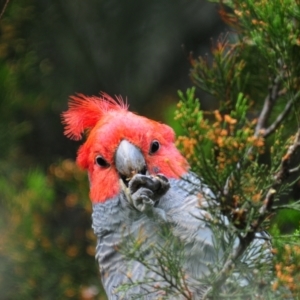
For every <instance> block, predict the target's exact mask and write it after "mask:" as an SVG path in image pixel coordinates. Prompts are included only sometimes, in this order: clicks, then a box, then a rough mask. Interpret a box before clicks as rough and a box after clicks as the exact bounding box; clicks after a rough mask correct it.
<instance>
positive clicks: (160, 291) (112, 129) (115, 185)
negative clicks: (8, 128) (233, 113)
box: [62, 94, 269, 299]
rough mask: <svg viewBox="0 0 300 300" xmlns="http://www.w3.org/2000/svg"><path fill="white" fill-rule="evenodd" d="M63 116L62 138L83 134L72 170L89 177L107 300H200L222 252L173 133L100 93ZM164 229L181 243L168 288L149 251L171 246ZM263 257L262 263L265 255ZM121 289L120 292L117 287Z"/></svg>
mask: <svg viewBox="0 0 300 300" xmlns="http://www.w3.org/2000/svg"><path fill="white" fill-rule="evenodd" d="M62 117H63V123H64V125H65V132H64V133H65V135H66V136H67V137H69V138H71V139H73V140H80V139H81V138H82V135H83V133H84V132H86V133H87V139H86V141H85V142H84V144H83V145H82V146H81V147H80V148H79V151H78V156H77V164H78V165H79V166H80V167H81V168H83V169H86V170H87V171H88V176H89V182H90V198H91V201H92V203H93V214H92V219H93V229H94V232H95V234H96V236H97V248H96V259H97V260H98V262H99V266H100V273H101V279H102V283H103V286H104V288H105V291H106V293H107V296H108V298H109V299H132V298H134V297H137V298H138V299H186V298H190V299H201V296H202V295H203V294H204V293H205V290H206V288H207V282H206V281H205V280H204V279H205V278H207V276H208V274H210V273H211V272H213V270H214V269H216V268H215V267H214V264H217V263H219V264H220V262H222V255H225V254H224V253H225V252H226V249H225V250H224V249H220V247H217V246H216V244H217V243H216V238H215V234H214V231H213V230H212V229H211V226H210V223H209V222H206V221H205V220H206V219H207V218H208V217H209V213H208V212H207V209H206V208H207V207H208V201H212V202H213V201H214V200H213V195H212V193H211V191H210V190H209V189H208V188H207V187H205V186H201V181H200V180H199V179H197V178H196V176H195V175H193V173H191V172H189V165H188V163H187V161H186V159H185V158H184V157H183V156H182V155H181V154H180V152H179V151H178V150H177V149H176V147H175V144H174V141H175V135H174V131H173V130H172V128H170V127H169V126H167V125H165V124H161V123H158V122H156V121H153V120H150V119H147V118H145V117H142V116H138V115H136V114H134V113H132V112H130V111H128V107H127V105H126V104H125V103H124V102H123V100H122V99H121V98H116V100H115V99H113V98H111V97H109V96H108V95H106V94H102V95H101V97H95V96H92V97H87V96H84V95H77V96H73V97H71V98H70V101H69V109H68V110H67V111H66V112H64V113H63V114H62ZM224 218H225V217H224ZM223 221H224V220H223ZM223 223H224V224H226V220H225V221H224V222H223ZM164 226H166V227H167V228H169V229H170V232H172V235H173V236H174V237H176V239H177V242H178V240H179V243H180V244H181V245H183V254H182V256H183V257H182V259H181V262H180V263H181V264H182V274H183V275H182V278H181V279H180V283H179V281H177V283H176V282H175V284H174V280H173V281H172V279H170V277H171V276H169V275H166V274H168V270H163V267H159V263H158V261H157V257H159V256H158V255H159V253H152V252H153V251H155V250H153V249H159V247H161V249H163V247H165V245H167V244H166V243H170V241H169V240H166V239H170V235H166V236H167V237H168V238H166V237H164V235H163V234H161V228H162V227H164ZM260 237H262V238H261V239H260ZM132 239H136V240H140V243H143V252H142V255H143V258H142V260H140V261H139V260H138V259H137V260H136V259H130V257H129V258H128V255H126V254H125V253H124V251H122V245H123V244H124V242H126V241H131V240H132ZM225 239H226V238H225ZM266 243H267V242H265V236H263V234H261V235H259V236H257V238H256V242H254V244H256V245H254V246H253V249H254V248H255V249H254V250H253V249H252V250H250V252H249V253H250V254H249V253H248V258H245V259H244V260H248V261H247V262H246V263H247V264H248V265H250V264H251V258H249V256H251V255H252V256H253V257H256V258H257V255H259V253H260V252H266V251H265V250H264V249H265V248H267V247H265V244H266ZM235 244H236V245H237V244H238V239H236V241H235ZM153 245H157V246H158V247H156V248H155V247H153ZM235 247H236V246H235ZM175 248H176V247H175ZM132 250H134V249H132ZM251 251H252V252H251ZM171 255H172V253H170V256H171ZM173 255H174V254H173ZM263 256H265V257H263V259H265V260H266V259H267V258H268V256H269V252H268V251H267V254H265V255H263ZM143 261H146V262H148V266H147V264H146V265H145V263H143ZM241 261H243V259H241ZM149 266H150V268H149ZM179 277H180V276H179ZM244 281H247V280H246V279H245V280H244ZM124 284H128V286H127V287H128V289H127V290H125V291H124V290H122V289H120V287H122V286H124ZM241 284H247V282H246V283H241ZM176 285H177V287H176Z"/></svg>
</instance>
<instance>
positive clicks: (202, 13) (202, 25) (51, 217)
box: [0, 0, 224, 300]
mask: <svg viewBox="0 0 300 300" xmlns="http://www.w3.org/2000/svg"><path fill="white" fill-rule="evenodd" d="M6 2H7V1H4V0H2V1H0V9H2V8H3V7H4V5H5V3H6ZM222 30H224V27H223V25H222V23H221V22H220V20H219V17H218V7H217V6H216V5H214V4H210V3H208V2H206V1H202V0H152V1H133V0H129V1H121V0H119V1H117V0H102V1H96V0H90V1H82V0H52V1H46V0H18V1H13V0H11V1H10V2H9V3H8V5H7V9H6V10H5V12H4V14H3V16H2V18H1V20H0V291H1V292H0V298H1V299H7V300H8V299H105V296H104V295H103V291H102V289H101V285H100V280H99V275H98V266H97V264H96V262H95V258H94V246H95V239H94V236H93V232H92V230H91V203H90V201H89V199H88V182H87V178H86V175H85V174H84V173H83V172H82V171H80V170H78V169H77V167H76V165H75V163H74V159H75V157H76V149H77V148H78V146H79V143H76V142H72V141H69V140H67V138H65V137H64V136H63V128H62V125H61V122H60V113H61V112H62V111H63V110H65V109H66V108H67V99H68V96H69V95H72V94H75V93H77V92H78V93H84V94H88V95H92V94H94V95H97V94H98V93H99V92H100V91H105V92H107V93H109V94H111V95H119V94H121V95H122V96H123V97H127V98H128V102H129V103H130V108H131V110H134V111H138V112H139V113H140V114H143V115H146V116H148V117H151V118H154V119H157V120H160V121H164V122H167V123H169V124H172V125H173V124H174V123H173V111H174V108H175V104H176V102H177V100H178V98H177V90H178V89H184V90H185V89H186V88H187V87H189V86H190V85H191V83H190V79H189V75H188V74H189V69H190V63H189V57H190V53H191V52H192V53H193V54H194V55H195V56H198V55H199V54H205V53H206V52H209V50H210V45H211V44H210V43H211V40H210V39H211V37H213V36H217V35H218V34H219V32H221V31H222ZM202 99H204V103H203V105H204V107H209V106H210V105H211V104H210V103H211V102H210V101H209V99H208V98H205V97H202ZM205 99H207V101H206V102H205Z"/></svg>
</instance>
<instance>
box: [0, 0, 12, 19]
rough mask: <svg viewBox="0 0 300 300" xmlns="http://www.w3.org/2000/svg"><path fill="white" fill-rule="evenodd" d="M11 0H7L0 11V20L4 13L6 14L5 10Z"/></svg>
mask: <svg viewBox="0 0 300 300" xmlns="http://www.w3.org/2000/svg"><path fill="white" fill-rule="evenodd" d="M9 1H10V0H6V1H5V3H4V5H3V8H2V10H1V13H0V20H1V18H2V16H3V14H4V12H5V10H6V8H7V5H8V3H9Z"/></svg>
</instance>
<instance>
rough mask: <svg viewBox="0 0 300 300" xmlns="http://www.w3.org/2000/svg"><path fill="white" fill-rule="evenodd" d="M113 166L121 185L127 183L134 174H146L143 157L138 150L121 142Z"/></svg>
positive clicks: (124, 141)
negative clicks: (114, 165)
mask: <svg viewBox="0 0 300 300" xmlns="http://www.w3.org/2000/svg"><path fill="white" fill-rule="evenodd" d="M115 164H116V168H117V170H118V173H119V175H120V178H121V179H122V181H123V183H124V184H125V185H126V186H128V182H129V181H130V180H131V178H132V177H133V176H134V175H135V174H143V175H145V174H146V172H147V167H146V162H145V159H144V156H143V154H142V152H141V150H140V149H139V148H137V147H136V146H134V145H133V144H131V143H129V142H128V141H127V140H123V141H122V142H121V143H120V144H119V146H118V149H117V151H116V153H115Z"/></svg>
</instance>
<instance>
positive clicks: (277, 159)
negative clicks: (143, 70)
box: [176, 0, 300, 296]
mask: <svg viewBox="0 0 300 300" xmlns="http://www.w3.org/2000/svg"><path fill="white" fill-rule="evenodd" d="M223 4H224V5H227V6H229V8H230V9H229V10H228V9H226V10H225V8H224V7H223ZM299 9H300V8H299V3H298V2H297V1H293V0H291V1H290V0H286V1H285V0H284V1H272V2H267V1H252V0H248V1H223V2H222V5H221V10H220V13H221V16H222V17H223V19H224V20H225V21H226V22H227V23H228V24H229V25H230V26H232V27H233V28H234V29H235V33H231V34H230V35H226V36H224V37H221V38H220V39H219V40H218V41H217V42H216V43H214V44H213V45H212V51H211V57H210V56H208V55H207V56H205V57H204V58H203V57H199V58H198V59H195V60H193V61H192V67H193V69H192V79H193V80H194V82H195V84H196V85H197V86H198V87H199V88H200V89H202V90H204V91H206V92H208V93H210V94H211V95H212V96H214V97H215V98H216V99H217V100H218V101H219V109H218V110H216V111H214V112H206V111H203V110H201V108H200V104H199V100H198V99H197V98H196V97H195V88H191V89H188V90H187V91H186V93H183V92H181V91H179V97H180V102H179V104H178V109H177V112H176V118H177V119H178V120H179V122H180V123H181V125H182V127H183V128H184V129H185V135H184V136H180V137H179V138H178V143H179V145H180V146H181V147H182V150H183V152H184V153H185V154H186V157H187V158H188V159H189V161H190V163H191V166H192V168H193V170H194V171H195V172H196V173H197V174H198V175H199V176H200V178H202V180H203V181H204V183H205V184H207V186H209V187H210V188H211V189H212V191H213V192H214V194H215V195H216V201H217V202H218V203H219V204H220V209H221V211H222V213H224V214H225V215H226V216H227V217H228V218H229V220H230V222H231V223H232V224H233V225H234V226H235V228H236V230H237V231H238V232H239V235H240V240H241V241H242V243H246V244H247V243H249V241H251V240H252V239H253V232H256V231H259V230H261V229H262V228H267V226H268V224H269V221H270V219H271V218H272V217H274V215H276V214H274V212H278V211H279V210H281V209H285V208H289V209H292V210H299V209H300V202H299V201H290V197H291V194H290V192H291V190H292V187H293V186H294V185H295V183H297V182H299V180H300V173H299V163H300V161H299V159H298V155H299V151H300V149H299V148H300V129H299V107H300V106H299V104H300V93H299V87H300V85H299V84H300V77H299V74H300V72H299V71H300V68H299V66H300V60H299V58H300V57H299V54H300V42H299V29H300V28H299V23H300V18H299V17H300V14H299V13H300V10H299ZM267 85H269V88H266V87H267ZM252 87H254V88H252ZM292 108H293V110H292ZM297 128H298V130H297ZM283 199H285V200H283ZM284 202H285V203H284ZM286 202H288V204H287V203H286ZM211 214H212V215H215V209H214V208H213V209H212V210H211ZM298 222H299V219H298ZM251 236H252V237H251ZM294 241H295V243H296V245H297V246H295V247H296V248H293V249H294V250H293V251H294V252H293V251H292V250H289V252H288V254H290V253H291V251H292V252H293V253H296V252H297V251H298V250H297V249H298V248H297V247H299V245H300V244H299V240H294ZM289 247H290V246H288V249H290V248H289ZM286 251H287V250H286ZM288 254H287V252H285V255H283V254H282V255H281V262H280V263H279V264H278V263H277V264H276V266H277V267H276V268H275V263H274V270H275V278H276V276H277V278H278V280H275V281H274V282H276V284H275V285H274V286H273V287H272V288H273V289H274V290H275V291H277V293H279V294H277V295H280V293H283V294H284V293H285V292H286V290H284V289H282V288H281V287H280V285H284V286H288V287H289V288H290V289H291V290H292V293H293V294H295V295H296V294H297V293H298V291H299V285H297V283H296V282H294V281H293V284H294V285H292V284H289V279H286V278H285V277H284V278H282V276H281V273H278V272H279V271H278V268H279V267H278V266H279V265H280V268H283V269H284V270H285V269H286V268H288V267H285V266H284V259H285V258H286V255H288ZM276 259H279V260H280V258H278V257H276ZM276 259H275V260H276ZM297 272H299V270H298V269H295V268H294V269H293V270H292V271H291V272H290V275H291V276H292V275H293V274H296V273H297ZM287 273H288V272H287ZM278 274H279V275H278ZM289 278H290V277H289ZM223 280H224V282H225V281H226V280H228V278H227V279H226V278H225V277H223ZM218 283H219V281H218ZM272 288H271V290H272ZM209 293H210V294H211V295H214V294H215V289H214V288H211V289H210V290H209ZM209 293H208V294H209ZM208 294H207V295H208ZM275 294H276V293H275ZM275 294H274V295H273V296H275ZM283 294H282V295H283Z"/></svg>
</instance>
